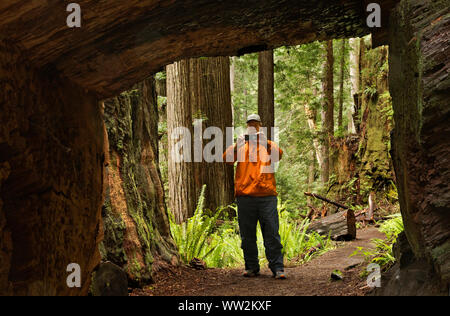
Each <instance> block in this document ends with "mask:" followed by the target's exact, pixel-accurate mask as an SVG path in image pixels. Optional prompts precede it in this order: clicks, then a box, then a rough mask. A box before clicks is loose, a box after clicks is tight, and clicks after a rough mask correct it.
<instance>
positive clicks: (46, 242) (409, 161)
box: [0, 0, 450, 295]
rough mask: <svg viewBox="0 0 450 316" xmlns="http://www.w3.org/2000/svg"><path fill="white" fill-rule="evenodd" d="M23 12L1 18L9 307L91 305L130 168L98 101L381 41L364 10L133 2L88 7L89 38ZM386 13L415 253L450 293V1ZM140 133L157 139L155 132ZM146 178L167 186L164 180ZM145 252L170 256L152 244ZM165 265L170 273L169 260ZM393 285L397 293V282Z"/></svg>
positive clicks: (404, 194) (34, 8)
mask: <svg viewBox="0 0 450 316" xmlns="http://www.w3.org/2000/svg"><path fill="white" fill-rule="evenodd" d="M19 2H20V1H7V2H5V3H4V4H2V5H0V8H1V9H2V10H1V11H0V17H1V21H2V22H0V34H1V35H0V40H1V44H0V55H1V58H0V60H1V61H0V85H1V96H0V97H1V98H0V106H1V111H0V122H2V124H1V127H0V192H1V194H0V237H1V238H0V255H1V257H0V258H1V259H0V260H1V261H0V263H2V264H1V265H0V293H1V294H8V295H9V294H19V295H20V294H31V295H39V294H46V295H66V294H67V295H78V294H86V293H87V292H88V288H89V281H86V280H89V279H90V275H91V272H92V271H93V270H94V268H95V267H96V266H97V265H98V263H99V261H100V253H99V250H98V245H99V243H100V241H101V240H102V238H103V236H102V235H103V232H102V228H101V227H102V225H101V224H100V223H101V209H102V205H103V200H104V198H105V195H107V194H109V193H107V192H105V190H106V186H105V183H106V181H107V175H106V174H105V165H115V166H117V165H119V164H120V163H121V162H120V159H119V158H118V157H117V156H112V157H108V154H107V153H108V147H107V144H108V139H107V137H106V135H107V131H106V130H105V126H104V123H103V113H102V112H103V108H102V105H101V103H100V102H99V101H100V100H103V99H105V98H108V97H111V96H114V95H117V94H118V93H119V92H121V91H124V90H126V89H128V88H131V87H132V86H133V85H134V84H136V83H137V82H142V80H143V79H145V77H147V76H148V75H149V74H151V73H154V72H156V71H158V70H159V69H161V67H162V66H164V65H166V64H168V63H170V62H173V61H176V60H180V59H181V58H188V57H200V56H217V55H222V56H232V55H241V54H245V53H249V52H253V51H259V50H262V49H263V48H264V49H269V48H275V47H279V46H281V45H293V44H302V43H307V42H312V41H315V40H326V39H330V38H343V37H351V36H363V35H365V34H367V33H369V32H370V31H371V30H370V29H368V27H367V25H366V24H365V18H366V11H365V3H361V2H360V1H343V2H341V3H338V4H329V3H327V2H326V1H320V2H319V3H310V2H308V1H264V2H263V3H260V1H251V2H249V3H248V4H245V5H244V4H238V3H234V2H233V3H232V4H228V3H225V2H220V3H219V4H217V2H213V1H211V2H205V3H200V2H196V1H190V2H189V3H188V4H184V5H181V4H179V3H175V4H171V5H167V7H164V6H155V5H154V4H153V3H152V2H148V3H147V2H146V3H145V4H144V5H142V7H140V8H139V4H138V3H137V2H133V1H129V2H128V3H127V4H121V5H118V6H111V7H108V6H106V5H105V4H101V3H95V1H84V5H85V8H86V10H85V11H86V15H85V17H84V19H85V27H84V28H82V29H81V30H79V31H77V30H67V27H66V25H65V14H61V12H60V10H61V8H59V7H58V6H57V5H54V4H47V3H44V1H35V2H33V3H29V4H27V5H23V6H21V5H19ZM380 2H381V7H382V10H383V12H385V13H384V14H383V25H386V26H385V27H383V28H381V29H380V30H378V31H376V32H374V41H375V46H377V45H378V44H389V47H390V77H391V78H390V79H391V80H390V91H391V93H392V98H393V104H394V119H395V122H396V128H395V131H394V133H393V135H392V144H393V145H392V156H393V163H394V167H395V172H396V178H397V185H398V188H399V199H400V205H401V211H402V214H403V218H404V220H405V230H406V237H407V244H408V245H409V246H410V247H411V250H412V252H413V253H414V256H415V257H416V258H417V259H418V261H420V262H421V263H423V265H422V266H420V267H419V268H418V270H419V271H422V272H423V271H424V270H425V269H429V270H430V271H431V272H432V274H433V278H434V279H437V280H438V281H439V283H440V284H441V286H444V287H445V286H447V287H448V282H449V278H450V272H449V271H450V270H449V269H450V266H449V263H450V259H449V253H450V252H449V232H448V227H450V222H449V221H450V219H449V216H448V214H447V212H445V211H446V210H448V205H450V203H448V202H449V199H450V196H449V190H448V180H447V179H448V175H449V173H450V171H449V168H448V159H447V157H448V156H449V151H450V149H449V148H450V146H449V140H448V137H447V138H443V137H442V135H448V134H449V127H448V126H447V125H446V122H447V121H448V119H444V118H448V116H449V110H448V107H446V104H447V100H448V97H449V95H448V87H449V79H448V68H449V61H448V54H447V52H448V46H449V45H448V44H449V42H448V38H450V37H449V36H448V33H449V31H450V19H449V17H448V7H447V6H446V4H445V1H435V2H433V3H432V2H431V1H415V0H402V1H387V0H386V1H380ZM183 9H186V10H183ZM95 12H105V18H104V19H99V18H98V16H96V14H95ZM133 12H134V14H133ZM136 12H139V14H137V13H136ZM214 12H220V13H214ZM211 14H213V16H212V17H211ZM214 14H216V15H214ZM160 16H165V17H175V16H176V17H179V19H173V18H171V19H166V20H164V19H161V18H160ZM412 17H414V18H412ZM36 20H37V21H40V22H41V23H35V22H33V21H36ZM387 25H389V26H388V27H387ZM149 29H152V30H154V31H152V32H149V31H148V30H149ZM142 30H144V31H142ZM243 47H244V48H243ZM48 69H52V72H51V74H50V73H49V72H47V70H48ZM145 89H150V90H151V89H154V88H152V87H148V86H147V87H145ZM116 106H117V107H118V109H119V111H120V110H121V109H123V107H121V106H120V104H119V105H116ZM136 115H138V116H143V117H145V116H146V115H147V114H136ZM140 124H143V125H141V131H143V130H144V131H145V124H148V122H141V123H140ZM135 128H136V127H135ZM137 130H139V129H137ZM125 136H126V135H125ZM145 137H146V136H145ZM145 137H144V139H146V138H145ZM146 141H148V142H151V139H149V138H147V139H146ZM68 149H70V150H68ZM118 150H120V148H118ZM151 156H152V154H151V153H146V155H143V156H140V154H139V157H136V159H138V158H139V159H142V160H143V161H151V159H152V158H151ZM149 157H150V158H149ZM146 159H147V160H146ZM141 172H142V174H143V178H144V179H147V181H156V180H155V179H156V178H157V177H155V170H141ZM116 194H126V192H125V193H124V192H120V190H118V192H116ZM152 203H155V204H158V203H161V202H160V201H156V200H155V201H153V202H152ZM155 209H158V208H155ZM145 216H149V217H152V216H153V220H154V221H155V222H158V221H160V223H158V227H159V228H161V227H162V233H161V235H162V236H164V234H167V232H168V228H167V220H161V217H158V216H156V218H155V214H153V215H148V214H145ZM134 220H135V221H136V219H134ZM161 239H162V240H163V242H164V243H167V244H170V239H169V238H167V239H165V238H164V237H162V238H161ZM405 245H406V244H405ZM146 247H149V248H151V247H159V246H158V245H155V244H152V243H151V241H149V243H148V244H147V245H146ZM162 248H165V246H164V247H162ZM167 248H170V246H167ZM160 253H165V256H166V260H168V261H170V260H172V259H171V253H170V251H165V250H161V249H160ZM142 260H143V262H145V260H149V261H151V260H152V259H151V258H144V259H142ZM71 262H77V263H79V264H80V265H81V266H82V267H83V269H82V280H85V281H86V282H83V286H82V287H81V288H69V287H68V286H67V284H66V282H65V281H66V278H67V272H66V266H67V264H69V263H71ZM407 271H408V270H407V269H405V270H400V272H398V273H400V274H402V273H403V274H407ZM403 274H402V275H403ZM434 279H433V280H434ZM390 282H391V284H390V286H391V288H395V282H398V281H395V278H393V279H392V280H391V281H390ZM435 285H436V284H427V285H426V286H429V287H433V288H434V286H435ZM398 286H399V284H397V287H398ZM400 287H401V284H400ZM434 290H435V289H434ZM440 290H441V291H442V287H440ZM398 291H400V290H398ZM393 293H395V292H394V291H393ZM397 293H401V292H397Z"/></svg>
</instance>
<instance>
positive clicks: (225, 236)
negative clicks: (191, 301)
mask: <svg viewBox="0 0 450 316" xmlns="http://www.w3.org/2000/svg"><path fill="white" fill-rule="evenodd" d="M203 201H204V187H203V189H202V193H201V194H200V198H199V201H198V205H197V208H196V211H195V214H194V216H193V217H191V218H189V219H188V220H187V222H185V223H181V224H176V223H175V221H174V217H173V214H170V229H171V232H172V236H173V238H174V241H175V243H176V245H177V247H178V250H179V252H180V256H181V259H182V260H183V262H185V263H189V262H190V261H191V260H192V259H193V258H199V259H202V260H204V261H205V263H206V265H207V266H208V267H217V268H224V267H236V266H242V265H243V264H244V255H243V252H242V249H241V238H240V236H239V225H238V222H237V218H234V219H232V220H231V221H229V222H225V223H224V224H221V225H220V226H218V227H217V219H218V217H219V214H220V213H221V210H219V212H217V213H216V214H215V215H214V216H208V215H205V212H204V211H203ZM227 207H230V208H233V209H234V210H236V206H234V205H230V206H227ZM279 214H280V216H279V217H280V230H279V232H280V237H281V243H282V244H283V254H284V256H285V259H286V260H287V261H290V262H293V263H304V262H307V261H309V260H311V258H313V257H315V256H318V255H320V254H322V253H324V252H326V251H328V250H329V249H331V248H332V247H333V243H332V242H331V239H330V238H329V237H328V238H323V237H321V236H320V235H319V234H317V233H315V232H313V233H307V231H306V230H307V228H308V225H309V223H308V221H307V220H305V221H303V222H300V223H299V222H297V221H296V220H294V219H293V218H292V216H291V214H290V212H288V211H287V210H286V208H285V207H284V206H283V205H281V203H280V204H279ZM257 246H258V251H259V260H260V263H261V264H265V263H266V262H267V260H266V258H265V256H264V253H265V251H264V241H263V237H262V232H261V228H260V226H259V224H258V227H257Z"/></svg>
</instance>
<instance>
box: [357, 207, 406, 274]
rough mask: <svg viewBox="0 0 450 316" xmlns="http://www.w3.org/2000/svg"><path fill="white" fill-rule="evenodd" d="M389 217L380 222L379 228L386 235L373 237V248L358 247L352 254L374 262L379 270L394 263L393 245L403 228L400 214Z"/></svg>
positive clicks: (383, 269) (385, 269) (387, 268)
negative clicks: (383, 237) (382, 237)
mask: <svg viewBox="0 0 450 316" xmlns="http://www.w3.org/2000/svg"><path fill="white" fill-rule="evenodd" d="M389 218H390V219H388V220H386V221H384V222H383V223H381V224H380V228H379V230H380V231H381V232H382V233H384V234H385V235H386V238H385V239H379V238H373V239H372V242H373V243H374V244H375V248H374V249H367V248H363V247H358V248H357V250H356V251H355V252H354V253H353V254H352V256H354V255H363V256H364V258H365V260H366V261H367V262H368V264H371V263H375V264H378V265H379V266H380V269H381V271H387V270H389V268H390V267H392V266H393V265H394V263H395V257H394V253H393V249H392V248H393V245H394V244H395V242H396V240H397V236H398V235H399V234H400V233H401V232H402V231H403V230H404V226H403V219H402V216H401V214H394V215H391V216H389Z"/></svg>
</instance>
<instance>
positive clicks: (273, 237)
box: [223, 114, 286, 279]
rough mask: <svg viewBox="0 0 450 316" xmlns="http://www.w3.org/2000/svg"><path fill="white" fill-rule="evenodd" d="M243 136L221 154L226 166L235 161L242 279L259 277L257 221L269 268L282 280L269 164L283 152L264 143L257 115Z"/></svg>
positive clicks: (265, 138) (271, 170)
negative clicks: (243, 271) (243, 267)
mask: <svg viewBox="0 0 450 316" xmlns="http://www.w3.org/2000/svg"><path fill="white" fill-rule="evenodd" d="M247 132H248V134H247V135H242V136H240V137H239V138H238V140H237V142H236V144H233V145H231V146H230V147H228V148H227V150H226V151H225V152H224V153H223V159H224V161H225V162H226V163H227V164H234V163H235V162H236V161H237V167H236V175H235V187H234V190H235V196H236V201H237V205H238V222H239V230H240V234H241V239H242V250H243V251H244V259H245V273H244V276H246V277H254V276H258V275H259V270H260V267H259V260H258V247H257V244H256V226H257V223H258V221H259V223H260V226H261V231H262V234H263V237H264V247H265V249H266V257H267V260H268V261H269V268H270V269H271V270H272V273H273V276H274V277H275V278H276V279H285V278H286V274H285V273H284V265H283V255H282V253H281V250H282V248H283V246H282V245H281V242H280V234H279V218H278V211H277V195H278V193H277V191H276V182H275V173H274V172H275V171H274V168H273V163H274V162H276V161H278V160H279V159H281V157H282V155H283V151H282V150H281V149H280V148H279V147H278V146H277V144H276V143H274V142H272V141H270V140H267V137H266V136H265V135H264V133H263V132H262V131H261V119H260V117H259V115H257V114H252V115H249V116H248V118H247Z"/></svg>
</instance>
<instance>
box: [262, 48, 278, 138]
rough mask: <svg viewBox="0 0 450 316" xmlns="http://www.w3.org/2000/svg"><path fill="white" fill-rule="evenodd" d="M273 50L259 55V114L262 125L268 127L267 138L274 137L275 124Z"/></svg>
mask: <svg viewBox="0 0 450 316" xmlns="http://www.w3.org/2000/svg"><path fill="white" fill-rule="evenodd" d="M273 68H274V67H273V50H268V51H264V52H260V53H259V55H258V114H259V116H260V117H261V122H262V126H263V127H266V128H267V130H266V136H267V139H270V140H273V139H272V127H274V126H275V109H274V91H273V81H274V74H273V70H274V69H273Z"/></svg>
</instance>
